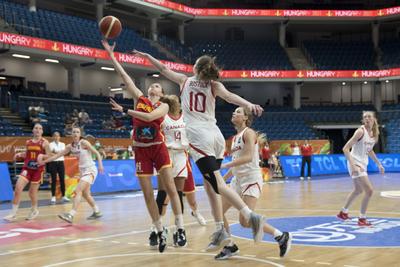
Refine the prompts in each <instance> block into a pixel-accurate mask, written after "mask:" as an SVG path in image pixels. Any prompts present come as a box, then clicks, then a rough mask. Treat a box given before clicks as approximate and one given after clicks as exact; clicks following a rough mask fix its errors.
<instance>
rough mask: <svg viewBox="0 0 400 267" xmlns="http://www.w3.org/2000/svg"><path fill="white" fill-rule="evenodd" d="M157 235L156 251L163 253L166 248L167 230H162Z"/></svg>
mask: <svg viewBox="0 0 400 267" xmlns="http://www.w3.org/2000/svg"><path fill="white" fill-rule="evenodd" d="M157 235H158V251H160V252H161V253H163V252H164V250H165V248H166V247H167V229H165V228H164V229H163V230H162V231H161V232H158V233H157Z"/></svg>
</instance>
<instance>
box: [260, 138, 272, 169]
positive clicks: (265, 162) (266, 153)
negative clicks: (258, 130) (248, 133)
mask: <svg viewBox="0 0 400 267" xmlns="http://www.w3.org/2000/svg"><path fill="white" fill-rule="evenodd" d="M258 139H259V140H261V141H260V142H259V146H260V148H261V149H260V150H261V151H260V157H261V167H263V168H268V169H269V167H270V166H269V159H270V157H271V149H270V148H269V145H268V141H267V139H266V138H263V137H261V135H260V137H259V138H258Z"/></svg>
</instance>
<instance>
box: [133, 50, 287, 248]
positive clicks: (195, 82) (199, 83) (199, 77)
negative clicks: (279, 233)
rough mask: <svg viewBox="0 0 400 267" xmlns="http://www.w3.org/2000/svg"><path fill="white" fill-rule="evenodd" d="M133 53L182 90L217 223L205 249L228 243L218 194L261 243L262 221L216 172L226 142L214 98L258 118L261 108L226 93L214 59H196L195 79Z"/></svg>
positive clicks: (195, 151) (186, 117) (196, 157)
mask: <svg viewBox="0 0 400 267" xmlns="http://www.w3.org/2000/svg"><path fill="white" fill-rule="evenodd" d="M133 52H134V53H136V54H138V55H140V56H142V57H145V58H147V59H148V60H149V61H150V62H151V63H152V64H153V65H154V66H155V67H156V68H157V69H158V70H159V71H160V72H161V74H162V75H164V76H165V77H166V78H168V79H169V80H171V81H173V82H175V83H177V84H179V86H180V88H181V90H180V91H181V103H182V111H183V118H184V120H185V122H186V133H187V136H188V140H189V143H190V148H191V155H192V157H193V159H194V160H195V161H196V164H197V166H198V167H199V169H200V171H201V173H202V174H203V177H204V179H205V180H206V181H207V183H204V187H205V189H206V191H207V195H208V198H209V201H210V204H211V210H212V215H213V216H214V220H215V223H216V231H215V232H214V234H213V235H212V238H211V243H210V244H209V245H208V247H207V249H206V250H207V251H216V250H218V249H219V248H221V247H223V246H225V245H228V244H229V243H230V241H231V238H230V236H229V234H228V233H227V232H226V231H225V229H224V222H223V213H222V201H221V195H222V196H223V197H224V198H226V199H227V201H228V202H230V203H231V204H232V205H233V206H234V207H235V208H236V209H238V210H239V211H240V213H241V214H242V215H243V216H244V217H245V220H246V221H248V222H249V223H250V225H251V228H252V230H253V238H254V240H255V241H261V239H262V237H263V226H264V218H263V217H262V216H261V215H258V214H256V213H254V212H252V210H251V209H250V208H249V207H248V206H247V205H246V203H244V201H243V200H242V199H241V198H240V196H238V195H237V194H236V193H235V192H234V191H233V190H232V189H230V188H229V187H228V186H227V185H226V183H225V181H224V180H223V178H222V176H221V174H220V172H219V169H220V167H221V162H222V158H223V153H224V150H225V140H224V137H223V135H222V133H221V131H220V130H219V128H218V127H217V125H216V119H215V97H216V96H219V97H221V98H222V99H224V100H225V101H227V102H229V103H231V104H235V105H237V106H241V107H247V108H249V109H250V110H251V111H252V112H253V113H254V114H256V115H257V116H261V114H262V112H263V109H262V107H261V106H260V105H256V104H252V103H250V102H249V101H247V100H245V99H243V98H241V97H240V96H238V95H236V94H233V93H231V92H229V91H228V90H227V89H226V88H225V86H224V85H223V84H222V83H221V82H218V81H217V80H218V79H219V68H218V67H217V66H216V64H215V62H214V58H211V57H210V56H201V57H200V58H198V59H197V60H196V63H195V65H194V66H193V72H194V76H193V77H190V78H188V77H187V76H186V75H184V74H181V73H177V72H174V71H172V70H171V69H169V68H167V66H165V65H164V64H162V63H161V62H160V61H158V60H157V59H155V58H154V57H152V56H151V55H149V54H147V53H142V52H139V51H133ZM288 242H289V236H285V237H284V238H282V242H280V244H281V245H280V248H281V253H280V254H281V255H282V254H286V249H287V244H288Z"/></svg>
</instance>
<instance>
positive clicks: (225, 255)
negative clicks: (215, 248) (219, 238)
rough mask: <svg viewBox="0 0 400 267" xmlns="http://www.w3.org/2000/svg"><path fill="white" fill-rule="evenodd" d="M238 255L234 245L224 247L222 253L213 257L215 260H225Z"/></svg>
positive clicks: (237, 249) (236, 247)
mask: <svg viewBox="0 0 400 267" xmlns="http://www.w3.org/2000/svg"><path fill="white" fill-rule="evenodd" d="M237 254H239V248H238V246H236V244H233V246H225V247H224V248H223V249H222V251H221V252H220V253H219V254H218V255H216V256H215V257H214V259H216V260H227V259H229V258H230V257H233V256H236V255H237Z"/></svg>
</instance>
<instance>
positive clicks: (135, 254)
mask: <svg viewBox="0 0 400 267" xmlns="http://www.w3.org/2000/svg"><path fill="white" fill-rule="evenodd" d="M155 255H156V256H164V255H167V256H171V255H172V256H173V255H198V256H199V255H201V256H215V254H211V253H202V252H165V253H150V252H138V253H129V254H113V255H104V256H96V257H87V258H81V259H75V260H70V261H64V262H59V263H53V264H50V265H43V267H56V266H61V265H66V264H71V263H77V262H85V261H88V260H98V259H110V258H118V257H129V256H155ZM233 258H236V259H242V260H250V261H257V262H261V263H266V264H270V265H272V266H276V267H285V265H281V264H279V263H276V262H273V261H269V260H266V259H260V258H252V257H245V256H234V257H233Z"/></svg>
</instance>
